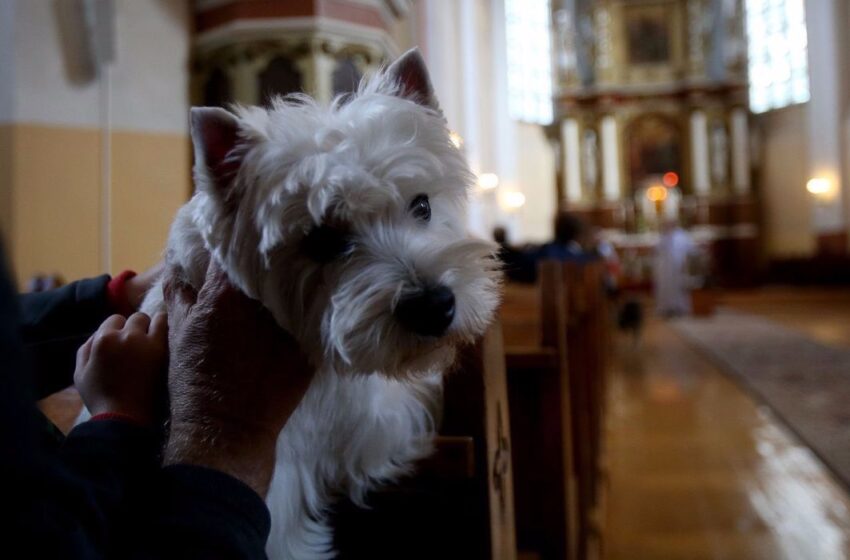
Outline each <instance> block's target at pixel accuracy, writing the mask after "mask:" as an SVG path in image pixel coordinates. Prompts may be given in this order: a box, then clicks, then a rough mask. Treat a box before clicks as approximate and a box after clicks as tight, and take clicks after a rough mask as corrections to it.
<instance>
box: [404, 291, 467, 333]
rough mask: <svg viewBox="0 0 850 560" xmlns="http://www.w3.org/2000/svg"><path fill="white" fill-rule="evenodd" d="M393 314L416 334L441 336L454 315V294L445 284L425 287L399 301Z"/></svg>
mask: <svg viewBox="0 0 850 560" xmlns="http://www.w3.org/2000/svg"><path fill="white" fill-rule="evenodd" d="M395 316H396V319H397V320H398V322H399V323H401V324H402V326H404V327H405V328H406V329H408V330H410V331H413V332H414V333H416V334H419V335H422V336H442V335H443V334H445V332H446V330H447V329H448V328H449V325H451V324H452V320H453V319H454V317H455V295H454V293H453V292H452V291H451V290H450V289H449V288H447V287H445V286H437V287H435V288H425V289H423V290H422V291H420V292H419V293H417V294H413V295H411V296H407V297H405V298H404V299H402V300H401V301H399V303H398V305H397V306H396V308H395Z"/></svg>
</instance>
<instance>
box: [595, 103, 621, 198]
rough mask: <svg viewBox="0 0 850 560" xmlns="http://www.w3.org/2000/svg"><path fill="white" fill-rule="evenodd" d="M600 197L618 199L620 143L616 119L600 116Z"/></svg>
mask: <svg viewBox="0 0 850 560" xmlns="http://www.w3.org/2000/svg"><path fill="white" fill-rule="evenodd" d="M599 128H600V130H601V132H602V198H603V199H604V200H606V201H615V200H619V199H620V145H619V139H618V138H617V119H615V118H614V117H613V116H611V115H606V116H604V117H602V121H601V123H600V126H599Z"/></svg>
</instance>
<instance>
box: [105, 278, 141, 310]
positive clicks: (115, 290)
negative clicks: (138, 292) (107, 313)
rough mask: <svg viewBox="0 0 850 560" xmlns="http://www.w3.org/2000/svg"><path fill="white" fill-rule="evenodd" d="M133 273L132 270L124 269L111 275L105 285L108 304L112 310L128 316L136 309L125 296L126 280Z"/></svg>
mask: <svg viewBox="0 0 850 560" xmlns="http://www.w3.org/2000/svg"><path fill="white" fill-rule="evenodd" d="M135 275H136V273H135V272H133V271H132V270H125V271H124V272H122V273H121V274H119V275H118V276H115V277H113V278H112V280H110V281H109V284H107V285H106V297H107V299H108V300H109V305H110V306H111V307H112V309H113V311H115V312H116V313H120V314H121V315H123V316H125V317H129V316H130V315H132V314H133V313H134V312H135V311H136V310H135V308H134V307H133V306H132V305H131V304H130V300H129V298H128V297H127V280H129V279H130V278H132V277H134V276H135Z"/></svg>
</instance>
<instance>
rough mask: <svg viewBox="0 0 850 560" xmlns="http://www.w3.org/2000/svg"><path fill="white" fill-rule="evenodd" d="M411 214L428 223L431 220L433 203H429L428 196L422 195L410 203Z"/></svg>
mask: <svg viewBox="0 0 850 560" xmlns="http://www.w3.org/2000/svg"><path fill="white" fill-rule="evenodd" d="M410 212H411V213H412V214H413V217H414V218H416V219H418V220H422V221H423V222H428V221H430V220H431V203H430V202H428V195H425V194H420V195H418V196H417V197H416V198H414V199H413V202H411V203H410Z"/></svg>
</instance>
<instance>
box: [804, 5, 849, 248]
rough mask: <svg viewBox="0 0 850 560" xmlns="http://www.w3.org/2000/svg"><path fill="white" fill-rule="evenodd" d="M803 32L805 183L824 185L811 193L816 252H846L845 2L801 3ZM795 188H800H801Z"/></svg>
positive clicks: (846, 70) (846, 71)
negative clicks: (805, 43)
mask: <svg viewBox="0 0 850 560" xmlns="http://www.w3.org/2000/svg"><path fill="white" fill-rule="evenodd" d="M805 9H806V28H807V32H808V55H809V57H808V58H809V77H810V87H809V89H810V93H811V100H810V102H809V110H808V117H809V130H808V140H809V177H808V178H809V179H811V178H815V177H817V178H822V179H825V180H826V181H827V185H828V190H827V192H824V193H820V194H816V195H813V196H815V199H814V210H813V211H814V216H813V227H814V233H815V235H816V236H817V238H818V246H819V249H821V250H822V251H823V250H826V251H828V252H830V253H834V252H845V251H846V249H847V247H846V243H847V232H846V228H847V224H848V221H847V216H846V214H845V209H844V200H843V199H845V198H847V194H848V193H847V192H846V189H847V177H846V176H845V174H846V171H845V169H844V164H845V163H846V162H845V157H846V155H845V153H843V152H844V150H845V147H844V138H843V131H842V122H841V118H840V117H841V115H844V114H845V112H844V110H845V105H846V104H847V100H848V86H847V79H846V78H847V73H848V71H850V70H848V69H847V64H848V62H850V61H849V60H848V55H847V52H846V48H845V42H846V37H845V35H846V34H845V33H844V32H843V30H844V28H843V26H844V25H846V22H847V17H846V16H847V6H846V0H806V3H805ZM800 188H805V186H804V185H800Z"/></svg>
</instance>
